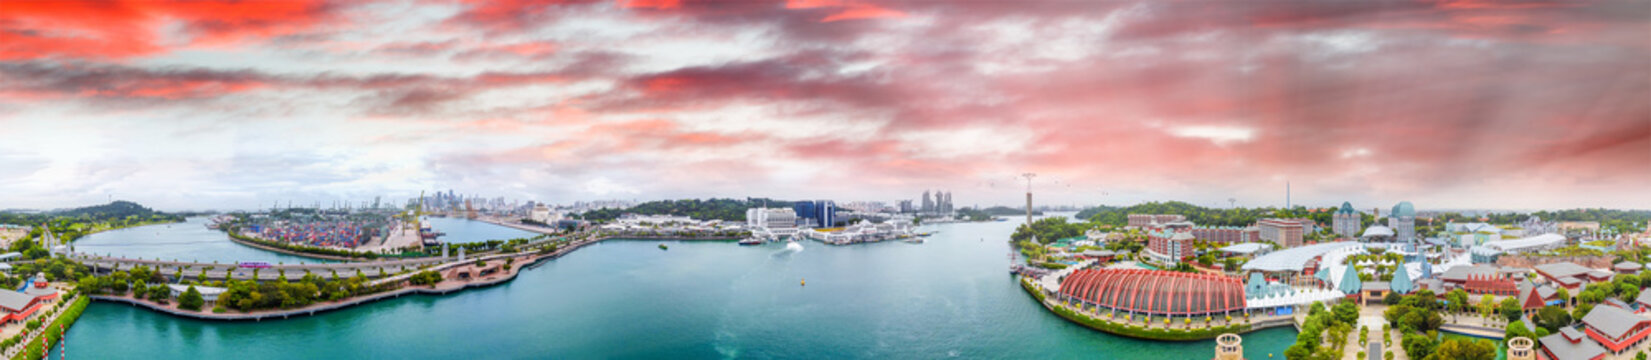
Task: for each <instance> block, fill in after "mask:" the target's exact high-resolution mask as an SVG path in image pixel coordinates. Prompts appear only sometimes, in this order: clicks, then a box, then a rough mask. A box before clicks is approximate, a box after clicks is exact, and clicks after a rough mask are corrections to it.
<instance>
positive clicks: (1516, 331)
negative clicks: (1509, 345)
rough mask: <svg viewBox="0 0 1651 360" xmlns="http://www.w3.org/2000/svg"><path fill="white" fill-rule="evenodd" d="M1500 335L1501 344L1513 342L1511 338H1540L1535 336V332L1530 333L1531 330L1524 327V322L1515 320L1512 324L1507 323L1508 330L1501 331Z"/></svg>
mask: <svg viewBox="0 0 1651 360" xmlns="http://www.w3.org/2000/svg"><path fill="white" fill-rule="evenodd" d="M1502 333H1503V336H1502V341H1503V342H1507V341H1508V340H1513V338H1516V337H1521V336H1523V337H1527V338H1531V339H1538V338H1540V337H1539V336H1536V332H1534V331H1531V329H1530V328H1529V327H1528V326H1526V325H1525V322H1524V321H1520V320H1515V321H1514V322H1511V323H1508V328H1507V329H1503V332H1502Z"/></svg>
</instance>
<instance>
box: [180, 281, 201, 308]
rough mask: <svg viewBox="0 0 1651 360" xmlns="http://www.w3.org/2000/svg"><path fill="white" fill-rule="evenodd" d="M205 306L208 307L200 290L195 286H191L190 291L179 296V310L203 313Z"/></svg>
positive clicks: (185, 291)
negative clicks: (202, 307)
mask: <svg viewBox="0 0 1651 360" xmlns="http://www.w3.org/2000/svg"><path fill="white" fill-rule="evenodd" d="M203 305H206V300H205V299H202V298H201V292H200V291H199V290H195V285H190V286H189V289H188V290H184V291H183V295H179V296H178V308H179V309H184V310H190V311H201V306H203Z"/></svg>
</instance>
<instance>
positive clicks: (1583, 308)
mask: <svg viewBox="0 0 1651 360" xmlns="http://www.w3.org/2000/svg"><path fill="white" fill-rule="evenodd" d="M1590 311H1594V304H1577V305H1576V308H1574V309H1571V318H1572V319H1581V318H1582V317H1584V316H1588V312H1590ZM1554 331H1557V330H1549V331H1548V332H1554Z"/></svg>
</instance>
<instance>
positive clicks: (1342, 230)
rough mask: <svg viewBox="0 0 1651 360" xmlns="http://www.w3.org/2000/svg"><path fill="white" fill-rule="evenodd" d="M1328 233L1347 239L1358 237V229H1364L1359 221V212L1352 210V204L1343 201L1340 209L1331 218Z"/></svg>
mask: <svg viewBox="0 0 1651 360" xmlns="http://www.w3.org/2000/svg"><path fill="white" fill-rule="evenodd" d="M1331 221H1332V222H1331V224H1330V229H1331V230H1330V231H1331V232H1334V233H1336V235H1341V236H1344V237H1349V238H1356V237H1359V228H1361V227H1364V224H1362V222H1363V221H1362V220H1360V219H1359V212H1358V211H1354V210H1353V203H1349V202H1346V201H1343V202H1342V203H1341V209H1338V210H1336V214H1335V215H1333V216H1331Z"/></svg>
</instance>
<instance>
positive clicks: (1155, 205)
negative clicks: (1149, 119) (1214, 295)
mask: <svg viewBox="0 0 1651 360" xmlns="http://www.w3.org/2000/svg"><path fill="white" fill-rule="evenodd" d="M1334 213H1335V209H1334V208H1320V209H1308V208H1305V207H1299V206H1298V207H1296V208H1294V209H1290V210H1281V209H1276V208H1234V209H1216V208H1207V207H1202V206H1198V205H1193V204H1188V203H1184V202H1180V201H1170V202H1149V203H1145V204H1139V205H1132V206H1126V207H1112V206H1101V207H1094V208H1089V209H1084V211H1081V212H1078V218H1079V219H1087V220H1089V221H1092V222H1096V223H1100V224H1104V225H1112V226H1124V225H1127V224H1129V214H1176V215H1183V216H1186V217H1187V220H1189V221H1192V222H1193V223H1196V224H1198V225H1204V226H1249V225H1253V224H1255V221H1256V219H1261V218H1269V217H1284V218H1309V219H1313V221H1315V222H1318V223H1320V224H1329V223H1330V220H1331V216H1332V215H1333V214H1334ZM1366 217H1368V215H1366ZM1364 222H1365V223H1367V224H1368V223H1370V219H1368V218H1367V219H1365V221H1364Z"/></svg>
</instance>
